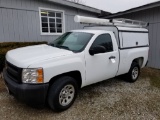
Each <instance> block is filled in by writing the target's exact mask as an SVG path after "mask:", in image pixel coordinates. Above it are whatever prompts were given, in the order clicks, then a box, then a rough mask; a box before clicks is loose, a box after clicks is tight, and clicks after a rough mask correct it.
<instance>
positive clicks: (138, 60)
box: [133, 57, 144, 68]
mask: <svg viewBox="0 0 160 120" xmlns="http://www.w3.org/2000/svg"><path fill="white" fill-rule="evenodd" d="M143 61H144V58H143V57H139V58H136V59H134V60H133V62H136V63H138V64H139V67H140V68H141V67H142V65H143Z"/></svg>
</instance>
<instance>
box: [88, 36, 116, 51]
mask: <svg viewBox="0 0 160 120" xmlns="http://www.w3.org/2000/svg"><path fill="white" fill-rule="evenodd" d="M96 46H103V47H105V48H106V52H112V51H113V44H112V38H111V36H110V34H102V35H99V36H98V37H97V38H96V39H95V41H94V42H93V44H92V46H91V48H94V47H96Z"/></svg>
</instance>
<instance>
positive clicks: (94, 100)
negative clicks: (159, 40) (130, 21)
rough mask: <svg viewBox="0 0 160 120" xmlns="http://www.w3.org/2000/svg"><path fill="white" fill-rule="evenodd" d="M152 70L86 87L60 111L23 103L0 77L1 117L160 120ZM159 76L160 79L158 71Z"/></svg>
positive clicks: (158, 91) (8, 119)
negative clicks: (133, 78) (129, 80)
mask: <svg viewBox="0 0 160 120" xmlns="http://www.w3.org/2000/svg"><path fill="white" fill-rule="evenodd" d="M148 71H149V72H148ZM145 73H146V74H145ZM152 73H155V72H154V70H153V71H152V72H151V70H150V69H148V68H147V70H143V71H142V75H141V77H140V79H139V80H138V81H137V82H136V83H127V82H125V81H123V80H120V79H119V78H114V79H110V80H107V81H104V82H101V83H97V84H94V85H91V86H88V87H85V88H83V89H81V90H80V92H79V95H78V97H77V99H76V101H75V103H74V104H73V106H72V107H71V108H70V109H68V110H67V111H64V112H61V113H55V112H53V111H52V110H51V109H50V108H48V107H47V106H46V107H45V108H43V109H34V108H31V107H29V106H27V105H25V104H23V103H20V102H19V101H17V100H16V99H15V98H14V97H12V96H10V95H9V94H8V93H7V91H6V89H5V87H4V84H3V81H2V80H0V120H21V119H25V120H28V119H29V120H41V119H42V120H43V119H45V120H63V119H64V120H91V119H93V120H160V86H157V84H158V83H156V86H155V84H153V82H152V81H151V80H152V79H153V78H152V76H150V74H152ZM152 75H153V76H155V75H154V74H152ZM156 75H159V76H158V78H157V80H160V72H159V71H158V72H156ZM153 81H154V80H153Z"/></svg>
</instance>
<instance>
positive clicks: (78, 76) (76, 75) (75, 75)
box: [49, 71, 82, 88]
mask: <svg viewBox="0 0 160 120" xmlns="http://www.w3.org/2000/svg"><path fill="white" fill-rule="evenodd" d="M62 76H70V77H73V78H74V79H75V80H76V81H77V84H78V87H79V88H81V85H82V77H81V73H80V72H79V71H71V72H67V73H63V74H60V75H57V76H55V77H53V78H52V79H51V80H50V81H49V86H51V85H52V84H53V83H54V82H55V81H56V80H57V79H58V78H60V77H62Z"/></svg>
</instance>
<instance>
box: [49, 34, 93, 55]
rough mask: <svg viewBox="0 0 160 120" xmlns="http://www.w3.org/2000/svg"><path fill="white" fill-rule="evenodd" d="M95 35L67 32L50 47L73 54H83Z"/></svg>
mask: <svg viewBox="0 0 160 120" xmlns="http://www.w3.org/2000/svg"><path fill="white" fill-rule="evenodd" d="M92 36H93V34H91V33H84V32H67V33H65V34H63V35H62V36H60V37H59V38H58V39H56V40H55V41H53V42H51V43H50V44H49V45H51V46H53V47H58V48H62V49H67V50H70V51H73V52H81V51H83V50H84V48H85V47H86V45H87V44H88V42H89V41H90V39H91V38H92Z"/></svg>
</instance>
